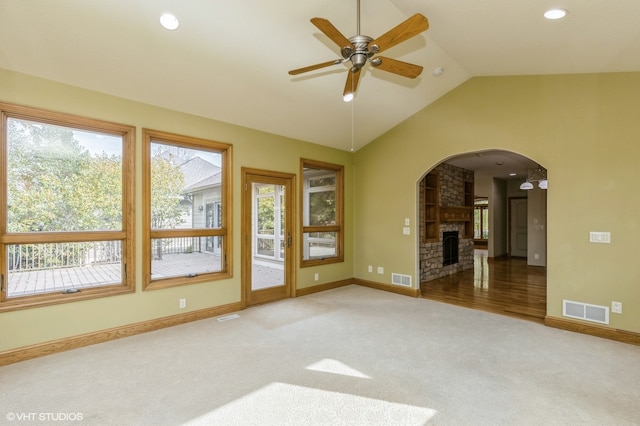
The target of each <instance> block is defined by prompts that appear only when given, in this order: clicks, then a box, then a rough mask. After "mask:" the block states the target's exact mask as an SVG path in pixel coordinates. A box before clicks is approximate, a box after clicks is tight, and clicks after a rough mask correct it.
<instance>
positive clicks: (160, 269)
mask: <svg viewBox="0 0 640 426" xmlns="http://www.w3.org/2000/svg"><path fill="white" fill-rule="evenodd" d="M143 138H144V151H145V153H144V178H145V184H144V192H145V200H144V207H145V209H144V229H145V235H144V265H145V270H144V277H145V288H146V289H152V288H164V287H170V286H175V285H181V284H191V283H195V282H202V281H210V280H213V279H219V278H226V277H229V276H231V272H230V250H229V246H230V245H229V241H230V233H229V227H230V226H229V225H230V222H231V221H230V218H231V202H230V198H229V197H230V190H229V189H230V185H231V182H230V181H231V179H230V176H231V158H230V157H231V146H230V145H227V144H224V143H220V142H213V141H209V140H203V139H196V138H191V137H187V136H180V135H174V134H169V133H165V132H159V131H155V130H147V129H144V130H143Z"/></svg>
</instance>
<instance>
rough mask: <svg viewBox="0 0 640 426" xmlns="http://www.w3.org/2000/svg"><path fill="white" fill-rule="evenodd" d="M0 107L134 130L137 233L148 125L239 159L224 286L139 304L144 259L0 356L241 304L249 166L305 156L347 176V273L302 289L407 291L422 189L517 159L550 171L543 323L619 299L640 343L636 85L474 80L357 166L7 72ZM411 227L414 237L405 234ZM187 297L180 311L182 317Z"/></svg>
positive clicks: (25, 313) (25, 325) (29, 325)
mask: <svg viewBox="0 0 640 426" xmlns="http://www.w3.org/2000/svg"><path fill="white" fill-rule="evenodd" d="M0 101H1V102H13V103H18V104H23V105H28V106H33V107H37V108H43V109H51V110H55V111H60V112H66V113H72V114H77V115H82V116H87V117H92V118H97V119H101V120H109V121H115V122H119V123H123V124H129V125H134V126H136V127H137V154H138V158H137V163H136V164H137V166H138V172H137V177H136V180H137V182H136V183H137V197H136V211H137V218H136V220H137V222H138V224H140V223H141V216H140V215H141V213H140V212H141V197H142V191H141V172H140V169H141V168H140V165H141V159H140V153H141V145H140V143H141V136H140V131H141V129H142V128H143V127H147V128H152V129H156V130H163V131H168V132H174V133H180V134H185V135H190V136H196V137H202V138H208V139H213V140H217V141H221V142H227V143H231V144H232V145H233V150H234V151H233V226H234V232H233V277H232V278H231V279H228V280H222V281H215V282H212V283H202V284H193V285H188V286H183V287H179V288H170V289H164V290H154V291H146V292H143V291H141V268H140V263H141V253H140V252H138V253H137V254H136V256H137V258H136V261H137V288H136V292H135V293H133V294H128V295H121V296H116V297H107V298H100V299H94V300H88V301H81V302H73V303H65V304H60V305H54V306H47V307H39V308H32V309H24V310H19V311H10V312H3V313H0V329H2V338H1V339H0V351H4V350H9V349H14V348H19V347H22V346H26V345H31V344H35V343H40V342H46V341H50V340H55V339H60V338H64V337H70V336H75V335H79V334H82V333H88V332H92V331H99V330H104V329H108V328H112V327H117V326H121V325H126V324H131V323H135V322H139V321H145V320H150V319H155V318H162V317H166V316H170V315H174V314H178V313H183V312H188V311H192V310H198V309H204V308H209V307H215V306H220V305H224V304H228V303H233V302H238V301H240V290H241V287H240V270H241V264H240V238H239V235H240V200H241V197H240V184H239V183H240V177H241V175H240V170H241V167H243V166H244V167H252V168H259V169H268V170H277V171H282V172H288V173H294V174H296V175H298V174H299V159H300V158H301V157H304V158H310V159H315V160H320V161H326V162H330V163H336V164H343V165H345V177H346V188H345V189H346V209H345V212H346V228H347V229H346V235H345V262H344V263H340V264H332V265H325V266H322V267H316V268H303V269H301V268H299V267H296V273H297V287H298V288H304V287H308V286H312V285H317V284H323V283H328V282H334V281H339V280H343V279H348V278H351V277H357V278H361V279H365V280H369V281H376V282H380V283H385V284H389V283H390V282H391V272H397V273H402V274H408V275H412V276H413V278H414V286H415V285H416V283H415V278H416V273H417V268H418V265H417V235H416V229H417V226H416V225H417V223H416V220H417V212H418V206H417V183H418V181H419V180H420V178H421V177H422V176H423V175H424V174H425V173H426V172H427V171H428V170H429V169H430V168H432V167H434V166H435V165H437V164H439V163H440V162H442V161H444V160H446V159H448V158H451V157H454V156H456V155H458V154H461V153H465V152H474V151H479V150H487V149H504V150H509V151H513V152H517V153H519V154H522V155H525V156H527V157H529V158H531V159H533V160H534V161H536V162H538V163H540V164H541V165H542V166H543V167H545V168H546V169H547V170H548V174H549V181H550V187H549V190H548V192H547V197H548V198H547V265H548V267H547V287H548V307H547V313H548V315H550V316H554V317H561V315H562V299H569V300H574V301H579V302H585V303H592V304H596V305H605V306H609V305H610V303H611V301H612V300H615V301H619V302H622V303H623V314H622V315H617V314H611V324H610V326H611V327H613V328H618V329H622V330H628V331H633V332H640V309H639V308H638V304H639V302H640V274H639V268H640V262H638V261H637V260H636V258H637V254H636V251H635V249H636V246H637V241H640V229H639V221H640V214H639V213H640V197H639V196H638V195H637V194H638V190H637V188H636V183H637V182H638V180H639V179H638V178H639V173H638V169H639V168H638V164H637V162H638V159H640V120H639V119H638V107H639V106H640V73H620V74H598V75H572V76H535V77H534V76H523V77H484V78H473V79H470V80H468V81H467V82H466V83H464V84H463V85H461V86H459V87H458V88H457V89H455V90H453V91H452V92H450V93H448V94H447V95H445V96H444V97H442V98H441V99H439V100H438V101H437V102H435V103H434V104H432V105H430V106H429V107H427V108H425V109H424V110H422V111H420V112H419V113H417V114H416V115H414V116H413V117H411V118H410V119H408V120H406V121H405V122H404V123H402V124H401V125H399V126H397V127H396V128H394V129H392V130H391V131H389V132H388V133H386V134H385V135H383V136H382V137H380V138H378V139H377V140H376V141H374V142H372V143H370V144H369V145H367V146H366V147H364V148H362V149H361V150H359V151H358V152H356V153H355V154H351V153H349V152H346V151H340V150H335V149H331V148H327V147H323V146H319V145H314V144H309V143H305V142H302V141H297V140H292V139H287V138H284V137H280V136H276V135H271V134H267V133H263V132H258V131H255V130H251V129H247V128H242V127H238V126H233V125H230V124H226V123H222V122H218V121H214V120H209V119H205V118H201V117H195V116H192V115H188V114H182V113H177V112H174V111H169V110H166V109H161V108H157V107H153V106H149V105H145V104H141V103H138V102H133V101H129V100H125V99H122V98H117V97H113V96H108V95H104V94H100V93H96V92H92V91H87V90H83V89H79V88H76V87H71V86H67V85H62V84H58V83H54V82H51V81H46V80H41V79H37V78H33V77H29V76H25V75H22V74H17V73H13V72H9V71H4V70H0ZM298 183H299V179H298ZM405 218H409V219H410V221H411V226H410V227H411V234H410V235H403V233H402V228H403V226H404V219H405ZM297 225H298V229H299V226H300V224H299V223H298V224H297ZM589 231H610V232H611V235H612V244H608V245H606V244H590V243H589V242H588V234H589ZM136 241H137V246H138V247H139V246H140V245H141V229H140V226H139V225H138V227H137V237H136ZM298 263H299V260H298V259H296V265H297V264H298ZM368 265H372V266H373V267H374V272H372V273H370V272H368V271H367V266H368ZM378 266H382V267H384V274H383V275H380V274H377V272H376V267H378ZM315 272H318V273H319V274H320V280H319V281H314V280H313V275H314V273H315ZM183 297H186V298H187V300H188V308H187V309H186V310H179V309H178V308H177V306H178V299H179V298H183Z"/></svg>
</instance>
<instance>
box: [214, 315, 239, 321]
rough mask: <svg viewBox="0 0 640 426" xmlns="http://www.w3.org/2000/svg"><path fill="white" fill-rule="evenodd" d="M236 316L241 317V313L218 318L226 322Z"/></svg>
mask: <svg viewBox="0 0 640 426" xmlns="http://www.w3.org/2000/svg"><path fill="white" fill-rule="evenodd" d="M236 318H240V315H238V314H231V315H225V316H223V317H220V318H218V321H220V322H225V321H230V320H233V319H236Z"/></svg>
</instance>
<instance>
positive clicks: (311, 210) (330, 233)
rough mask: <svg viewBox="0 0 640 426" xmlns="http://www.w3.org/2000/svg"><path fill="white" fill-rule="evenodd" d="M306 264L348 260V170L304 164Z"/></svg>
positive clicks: (303, 230) (318, 163) (316, 163)
mask: <svg viewBox="0 0 640 426" xmlns="http://www.w3.org/2000/svg"><path fill="white" fill-rule="evenodd" d="M301 169H302V173H301V174H302V176H303V184H302V200H303V208H302V264H301V266H312V265H318V264H323V263H333V262H342V261H343V260H344V254H343V245H344V214H343V204H344V202H343V171H344V167H343V166H339V165H335V164H328V163H322V162H319V161H313V160H305V159H303V160H301Z"/></svg>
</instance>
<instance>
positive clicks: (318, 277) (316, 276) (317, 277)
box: [313, 272, 320, 281]
mask: <svg viewBox="0 0 640 426" xmlns="http://www.w3.org/2000/svg"><path fill="white" fill-rule="evenodd" d="M313 279H314V280H316V281H318V280H319V279H320V274H319V273H317V272H316V273H315V275H314V276H313Z"/></svg>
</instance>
